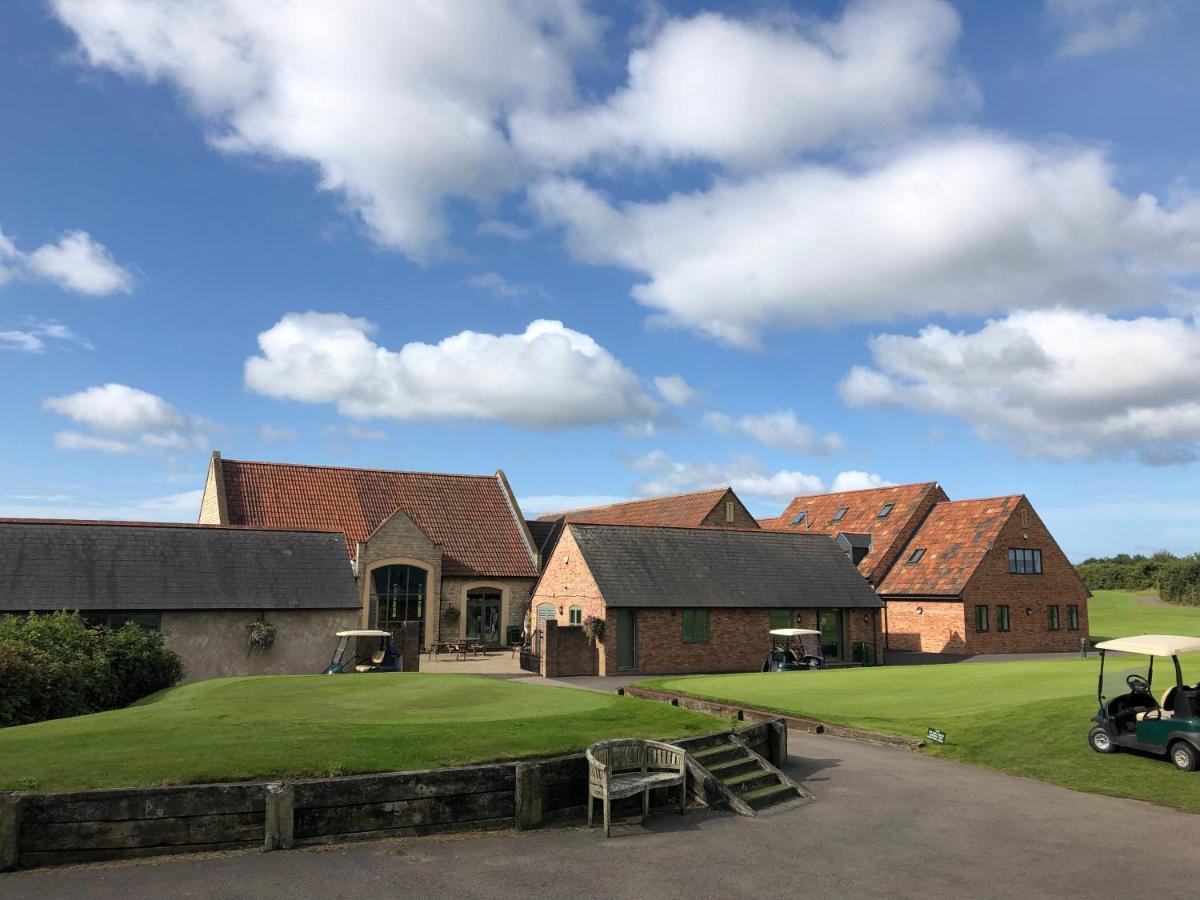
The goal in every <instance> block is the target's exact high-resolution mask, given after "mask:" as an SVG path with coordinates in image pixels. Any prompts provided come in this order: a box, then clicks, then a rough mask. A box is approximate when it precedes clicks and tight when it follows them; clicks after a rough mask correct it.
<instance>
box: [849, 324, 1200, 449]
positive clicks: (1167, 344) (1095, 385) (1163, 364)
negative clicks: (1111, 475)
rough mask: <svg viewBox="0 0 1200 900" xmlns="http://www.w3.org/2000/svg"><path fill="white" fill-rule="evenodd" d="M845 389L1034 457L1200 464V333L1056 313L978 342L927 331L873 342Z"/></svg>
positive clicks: (970, 336)
mask: <svg viewBox="0 0 1200 900" xmlns="http://www.w3.org/2000/svg"><path fill="white" fill-rule="evenodd" d="M870 348H871V353H872V356H873V358H874V366H873V367H855V368H854V369H853V370H851V372H850V373H849V375H848V376H847V377H846V379H845V380H844V381H843V382H842V384H841V388H840V389H841V393H842V396H843V397H844V399H845V400H846V401H847V402H848V403H851V404H853V405H858V406H863V405H893V406H903V407H908V408H911V409H916V410H919V411H922V412H927V413H935V414H941V415H947V416H954V417H956V418H959V419H961V420H963V421H965V422H967V423H969V424H971V425H972V426H973V428H974V430H975V432H976V434H978V435H979V436H980V437H981V438H983V439H984V440H988V441H995V442H1001V443H1004V444H1007V445H1009V446H1011V447H1013V448H1014V449H1015V450H1017V451H1018V452H1019V453H1021V454H1023V455H1025V456H1036V457H1042V458H1047V459H1104V458H1121V457H1125V456H1130V455H1133V456H1136V457H1137V458H1139V459H1141V460H1142V461H1144V462H1147V463H1152V464H1155V463H1157V464H1169V463H1180V462H1188V461H1191V460H1194V459H1196V458H1197V457H1198V455H1200V324H1198V323H1197V321H1196V320H1195V319H1185V318H1166V317H1164V318H1153V317H1143V318H1136V319H1117V318H1111V317H1109V316H1106V315H1103V314H1101V313H1095V312H1084V311H1077V310H1067V309H1055V310H1041V311H1022V312H1015V313H1013V314H1011V315H1009V316H1007V317H1005V318H1003V319H996V320H992V321H989V322H987V323H986V324H985V325H984V326H983V327H982V328H980V329H979V330H978V331H974V332H963V331H959V332H952V331H948V330H947V329H945V328H941V327H937V326H928V327H926V328H924V329H922V330H921V331H920V333H919V334H918V335H917V336H915V337H908V336H904V335H896V334H885V335H880V336H878V337H875V338H873V339H872V340H871V342H870Z"/></svg>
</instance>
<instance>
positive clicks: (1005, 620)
mask: <svg viewBox="0 0 1200 900" xmlns="http://www.w3.org/2000/svg"><path fill="white" fill-rule="evenodd" d="M996 630H997V631H1012V618H1011V616H1010V613H1009V609H1008V606H1007V605H1001V606H997V607H996Z"/></svg>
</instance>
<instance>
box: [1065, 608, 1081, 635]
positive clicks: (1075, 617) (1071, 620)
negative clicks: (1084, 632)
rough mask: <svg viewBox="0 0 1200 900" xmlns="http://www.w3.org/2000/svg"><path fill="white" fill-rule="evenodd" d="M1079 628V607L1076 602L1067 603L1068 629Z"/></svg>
mask: <svg viewBox="0 0 1200 900" xmlns="http://www.w3.org/2000/svg"><path fill="white" fill-rule="evenodd" d="M1078 630H1079V607H1078V606H1076V605H1075V604H1074V603H1070V604H1067V631H1078Z"/></svg>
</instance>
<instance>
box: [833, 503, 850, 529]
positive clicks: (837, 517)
mask: <svg viewBox="0 0 1200 900" xmlns="http://www.w3.org/2000/svg"><path fill="white" fill-rule="evenodd" d="M849 511H850V507H848V506H841V507H839V508H838V511H837V512H835V513H834V514H833V518H832V519H830V520H829V524H830V525H832V524H833V523H834V522H840V521H842V519H844V518H846V513H848V512H849Z"/></svg>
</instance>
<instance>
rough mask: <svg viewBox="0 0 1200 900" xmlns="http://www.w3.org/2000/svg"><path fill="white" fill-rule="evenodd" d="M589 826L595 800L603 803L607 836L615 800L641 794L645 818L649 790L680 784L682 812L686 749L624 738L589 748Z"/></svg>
mask: <svg viewBox="0 0 1200 900" xmlns="http://www.w3.org/2000/svg"><path fill="white" fill-rule="evenodd" d="M587 762H588V827H589V828H591V827H592V812H593V809H594V807H595V801H596V800H600V801H601V802H602V803H603V805H604V836H605V837H609V836H610V834H611V828H612V801H613V800H620V799H622V798H623V797H633V796H635V795H636V794H639V793H640V794H641V795H642V821H643V822H644V821H645V820H646V817H647V816H649V815H650V791H652V790H653V789H654V788H670V787H674V786H676V785H678V786H679V812H680V814H681V815H682V814H683V811H684V808H685V807H686V806H687V751H686V750H684V749H683V748H682V747H676V746H674V745H672V744H664V743H662V742H660V741H646V740H640V739H637V738H621V739H618V740H612V741H600V742H599V743H598V744H592V746H590V747H588V749H587Z"/></svg>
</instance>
